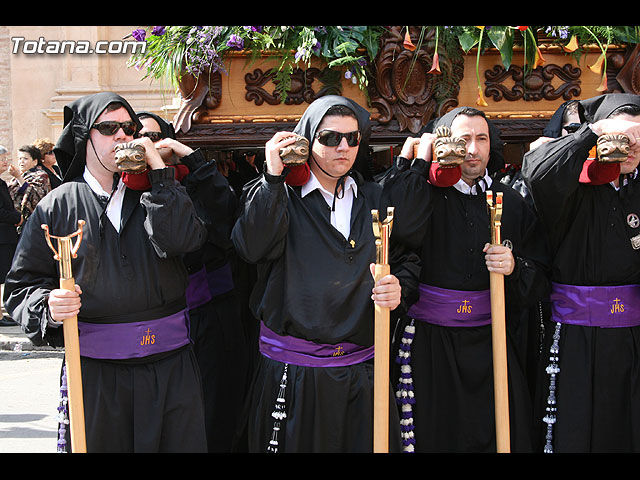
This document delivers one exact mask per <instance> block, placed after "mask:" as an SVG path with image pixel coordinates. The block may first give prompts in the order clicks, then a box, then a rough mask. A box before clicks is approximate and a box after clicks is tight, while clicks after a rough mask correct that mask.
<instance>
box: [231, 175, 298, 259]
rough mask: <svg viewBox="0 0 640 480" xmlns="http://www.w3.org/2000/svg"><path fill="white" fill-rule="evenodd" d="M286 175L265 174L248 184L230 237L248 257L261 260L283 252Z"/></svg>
mask: <svg viewBox="0 0 640 480" xmlns="http://www.w3.org/2000/svg"><path fill="white" fill-rule="evenodd" d="M284 180H285V175H279V176H275V175H270V174H268V173H264V174H262V175H261V176H260V177H258V178H257V179H255V180H253V181H251V182H249V183H248V184H247V185H245V187H244V189H243V191H242V197H241V199H240V212H239V216H238V220H237V221H236V224H235V225H234V227H233V230H232V233H231V240H232V242H233V244H234V246H235V248H236V251H237V252H238V254H239V255H240V257H241V258H243V259H244V260H245V261H247V262H249V263H258V262H262V261H270V260H274V259H276V258H278V257H280V256H281V255H282V253H283V252H284V248H285V242H286V236H287V231H288V230H289V211H288V208H287V206H288V191H287V188H288V187H287V186H286V185H285V183H284Z"/></svg>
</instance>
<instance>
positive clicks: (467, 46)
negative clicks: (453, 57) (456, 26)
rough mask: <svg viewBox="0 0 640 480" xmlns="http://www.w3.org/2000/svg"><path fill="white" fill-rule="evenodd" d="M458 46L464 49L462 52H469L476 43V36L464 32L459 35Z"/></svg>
mask: <svg viewBox="0 0 640 480" xmlns="http://www.w3.org/2000/svg"><path fill="white" fill-rule="evenodd" d="M459 38H460V46H461V47H462V49H463V50H464V53H469V50H471V49H472V48H473V47H475V46H476V45H477V44H478V40H479V39H478V37H474V36H473V35H471V34H470V33H469V32H464V33H462V34H461V35H460V37H459Z"/></svg>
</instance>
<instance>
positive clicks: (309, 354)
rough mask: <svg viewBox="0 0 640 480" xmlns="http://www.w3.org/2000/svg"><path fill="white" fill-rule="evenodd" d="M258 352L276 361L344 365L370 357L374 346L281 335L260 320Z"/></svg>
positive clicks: (299, 363)
mask: <svg viewBox="0 0 640 480" xmlns="http://www.w3.org/2000/svg"><path fill="white" fill-rule="evenodd" d="M260 353H262V354H263V355H264V356H265V357H268V358H270V359H272V360H276V361H278V362H283V363H290V364H293V365H300V366H302V367H344V366H347V365H355V364H356V363H361V362H364V361H366V360H370V359H372V358H373V346H371V347H361V346H360V345H354V344H352V343H341V344H338V345H325V344H321V343H315V342H310V341H309V340H303V339H301V338H296V337H291V336H286V337H283V336H280V335H278V334H277V333H275V332H273V331H271V330H269V328H267V327H266V326H265V325H264V324H263V323H260Z"/></svg>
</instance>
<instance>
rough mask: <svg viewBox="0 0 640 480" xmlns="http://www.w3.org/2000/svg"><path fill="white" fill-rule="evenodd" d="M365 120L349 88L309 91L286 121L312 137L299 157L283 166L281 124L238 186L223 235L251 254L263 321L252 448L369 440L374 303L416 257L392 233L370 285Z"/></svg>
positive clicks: (312, 448) (359, 447)
mask: <svg viewBox="0 0 640 480" xmlns="http://www.w3.org/2000/svg"><path fill="white" fill-rule="evenodd" d="M369 125H370V124H369V112H367V111H366V110H365V109H364V108H362V107H361V106H359V105H358V104H356V103H355V102H353V101H351V100H349V99H347V98H344V97H339V96H332V95H329V96H324V97H321V98H319V99H317V100H315V101H314V102H313V103H311V105H310V106H309V107H308V108H307V110H306V111H305V113H304V114H303V116H302V118H301V119H300V121H299V122H298V124H297V126H296V128H295V130H294V131H295V133H298V134H300V135H303V136H304V137H306V138H307V140H309V145H310V155H309V159H308V160H307V163H306V164H304V165H303V166H302V167H294V168H291V169H289V167H284V165H283V163H282V159H281V157H280V154H279V151H280V148H282V147H284V146H286V145H290V144H291V143H292V142H293V141H294V139H293V138H292V136H291V132H278V133H276V134H275V135H274V136H273V138H271V140H269V141H268V142H267V144H266V147H265V157H266V162H265V173H263V174H262V175H261V176H260V177H259V178H257V179H256V180H254V181H252V182H250V183H249V184H247V185H246V186H245V188H244V190H243V196H242V199H241V212H240V216H239V219H238V221H237V222H236V225H235V227H234V229H233V232H232V240H233V242H234V244H235V246H236V249H237V251H238V253H239V255H240V256H241V257H242V258H243V259H245V260H246V261H248V262H251V263H255V264H257V270H258V278H257V282H256V285H255V288H254V290H253V293H252V296H251V308H252V311H253V313H254V315H255V317H256V318H257V319H258V321H260V339H259V347H260V354H261V355H260V356H259V362H258V365H257V371H256V374H255V376H254V381H253V384H252V387H251V389H250V393H249V403H248V405H247V407H248V410H247V422H248V426H247V431H248V440H249V450H250V451H251V452H267V451H280V452H325V453H326V452H371V451H372V449H373V381H372V380H373V378H372V377H373V353H374V352H373V325H374V317H375V314H374V302H375V303H376V304H378V305H381V306H384V307H388V308H390V309H391V310H394V309H396V310H399V309H402V308H404V307H403V305H404V301H403V297H404V286H405V284H409V283H411V281H412V280H413V279H414V277H415V272H416V263H415V262H417V257H415V256H409V255H407V256H405V255H404V254H401V253H400V249H399V248H398V247H399V246H397V245H396V246H394V245H393V244H392V245H391V261H390V265H391V275H388V276H386V277H384V278H383V279H381V280H380V282H379V284H378V285H375V286H374V281H373V276H372V272H371V266H372V264H373V263H375V260H376V250H375V237H374V234H373V227H372V216H371V210H372V209H378V210H380V211H381V212H382V213H381V215H382V217H383V218H384V215H385V214H386V207H385V206H383V205H382V203H381V190H382V189H381V187H380V186H379V185H378V184H376V183H375V182H373V181H372V177H371V175H370V173H369V172H368V171H367V166H366V162H367V154H368V150H367V149H368V147H367V144H368V135H369V128H370V127H369ZM294 170H295V171H294ZM401 284H402V288H401ZM372 299H373V301H372ZM394 415H395V419H396V420H395V421H392V422H390V423H391V431H390V444H391V446H390V448H391V449H392V450H393V449H396V450H397V449H398V447H399V444H400V433H399V423H398V420H397V413H394ZM392 418H393V417H392Z"/></svg>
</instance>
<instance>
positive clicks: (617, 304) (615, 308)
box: [611, 298, 624, 313]
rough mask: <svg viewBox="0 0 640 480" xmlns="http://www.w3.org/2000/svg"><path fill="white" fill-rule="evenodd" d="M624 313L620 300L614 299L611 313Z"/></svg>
mask: <svg viewBox="0 0 640 480" xmlns="http://www.w3.org/2000/svg"><path fill="white" fill-rule="evenodd" d="M623 312H624V304H623V303H622V300H620V299H619V298H616V299H615V300H614V301H613V305H611V313H623Z"/></svg>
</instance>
